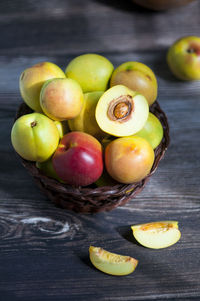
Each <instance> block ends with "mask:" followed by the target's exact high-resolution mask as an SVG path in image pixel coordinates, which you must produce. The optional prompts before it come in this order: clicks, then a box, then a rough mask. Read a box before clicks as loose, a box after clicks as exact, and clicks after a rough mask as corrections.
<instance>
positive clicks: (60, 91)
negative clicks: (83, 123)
mask: <svg viewBox="0 0 200 301" xmlns="http://www.w3.org/2000/svg"><path fill="white" fill-rule="evenodd" d="M83 101H84V100H83V92H82V89H81V87H80V85H79V84H78V83H77V82H76V81H75V80H73V79H70V78H56V79H52V80H49V81H47V82H45V84H44V85H43V86H42V89H41V93H40V105H41V108H42V110H43V112H44V113H45V114H46V115H47V116H48V117H49V118H51V119H53V120H58V121H63V120H66V119H71V118H75V117H76V116H78V115H79V114H80V112H81V109H82V106H83Z"/></svg>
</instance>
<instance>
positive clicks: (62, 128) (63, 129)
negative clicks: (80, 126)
mask: <svg viewBox="0 0 200 301" xmlns="http://www.w3.org/2000/svg"><path fill="white" fill-rule="evenodd" d="M54 123H55V125H56V127H57V129H58V132H59V136H60V139H61V138H62V137H63V136H64V135H65V134H67V133H69V131H70V130H69V125H68V122H67V120H64V121H57V120H55V121H54Z"/></svg>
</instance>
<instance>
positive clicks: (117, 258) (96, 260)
mask: <svg viewBox="0 0 200 301" xmlns="http://www.w3.org/2000/svg"><path fill="white" fill-rule="evenodd" d="M89 254H90V260H91V262H92V264H93V265H94V266H95V267H96V268H97V269H98V270H100V271H102V272H104V273H106V274H110V275H116V276H123V275H128V274H130V273H132V272H133V271H134V270H135V268H136V266H137V264H138V260H136V259H134V258H132V257H129V256H122V255H118V254H115V253H111V252H108V251H106V250H104V249H102V248H98V247H93V246H90V248H89Z"/></svg>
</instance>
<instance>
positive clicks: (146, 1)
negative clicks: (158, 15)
mask: <svg viewBox="0 0 200 301" xmlns="http://www.w3.org/2000/svg"><path fill="white" fill-rule="evenodd" d="M132 1H133V2H134V3H136V4H139V5H141V6H143V7H146V8H149V9H152V10H162V9H169V8H175V7H179V6H183V5H186V4H188V3H190V2H192V1H196V0H132Z"/></svg>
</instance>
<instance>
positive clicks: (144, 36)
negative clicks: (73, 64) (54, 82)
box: [0, 0, 200, 55]
mask: <svg viewBox="0 0 200 301" xmlns="http://www.w3.org/2000/svg"><path fill="white" fill-rule="evenodd" d="M0 5H1V6H0V28H1V39H2V40H3V41H4V42H3V43H2V45H1V49H0V54H8V53H11V54H12V53H18V54H19V53H20V55H26V54H27V53H28V54H31V55H33V54H41V53H42V54H45V55H46V54H47V53H48V54H54V53H66V54H69V53H76V54H79V53H80V52H86V51H90V52H91V51H101V52H102V51H105V49H106V50H109V51H118V52H123V51H132V50H136V49H137V50H144V49H145V50H150V49H151V50H155V49H161V48H163V47H165V46H167V45H168V44H170V43H172V42H173V41H174V40H175V39H177V38H179V37H180V36H183V35H198V34H199V26H200V20H199V14H200V8H199V3H198V1H196V2H194V3H191V4H190V5H188V6H186V7H182V8H179V9H178V10H177V9H173V10H170V11H166V12H162V13H157V12H151V11H146V10H142V9H141V8H138V7H137V6H136V5H133V4H131V1H123V2H122V1H119V0H118V1H108V2H107V1H100V0H99V1H93V0H87V1H81V0H77V1H54V2H53V3H52V4H51V5H49V3H48V1H43V2H42V4H39V2H37V1H36V2H34V1H32V2H30V1H29V2H28V3H27V1H15V2H10V3H9V5H7V1H1V4H0ZM183 16H184V17H183Z"/></svg>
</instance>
